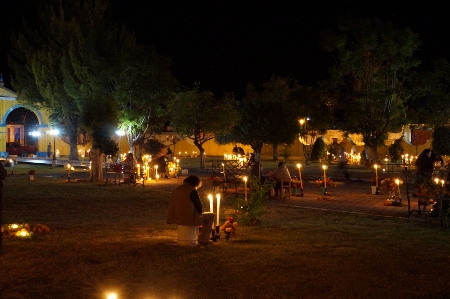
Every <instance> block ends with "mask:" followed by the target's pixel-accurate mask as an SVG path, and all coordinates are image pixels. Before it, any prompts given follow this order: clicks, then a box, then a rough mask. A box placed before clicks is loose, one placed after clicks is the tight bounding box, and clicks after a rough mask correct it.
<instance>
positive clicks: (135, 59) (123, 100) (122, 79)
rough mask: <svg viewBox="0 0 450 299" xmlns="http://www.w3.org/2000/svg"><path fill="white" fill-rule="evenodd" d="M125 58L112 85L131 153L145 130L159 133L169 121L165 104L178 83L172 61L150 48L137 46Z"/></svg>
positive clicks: (120, 124)
mask: <svg viewBox="0 0 450 299" xmlns="http://www.w3.org/2000/svg"><path fill="white" fill-rule="evenodd" d="M124 61H125V62H124V63H123V67H122V68H121V69H120V73H119V74H118V75H117V77H116V78H115V79H114V81H113V83H112V85H113V87H112V88H113V96H114V98H115V99H116V101H117V105H118V109H119V128H121V129H123V130H124V131H125V135H126V137H127V140H128V144H129V146H130V149H131V151H132V152H133V147H134V145H135V144H138V143H143V142H142V141H143V139H144V135H145V133H146V132H159V131H160V130H161V128H162V127H163V124H164V122H166V121H167V120H168V112H167V110H166V108H165V104H166V102H167V98H169V93H170V92H171V91H173V90H174V88H175V86H176V85H177V82H176V80H175V78H173V76H172V74H171V72H170V70H169V68H170V66H171V60H170V59H169V58H166V57H163V56H161V55H159V54H158V53H157V52H156V50H155V49H154V48H153V47H149V46H140V45H137V46H135V47H134V48H132V49H131V50H130V51H128V52H127V53H124Z"/></svg>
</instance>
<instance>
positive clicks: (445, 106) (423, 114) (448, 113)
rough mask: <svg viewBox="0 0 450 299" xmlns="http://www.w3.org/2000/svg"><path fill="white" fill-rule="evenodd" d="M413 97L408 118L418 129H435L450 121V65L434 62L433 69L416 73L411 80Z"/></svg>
mask: <svg viewBox="0 0 450 299" xmlns="http://www.w3.org/2000/svg"><path fill="white" fill-rule="evenodd" d="M410 81H411V83H410V86H411V89H412V95H413V96H412V97H411V98H410V99H409V100H408V102H407V117H408V121H409V123H410V124H413V126H415V127H418V128H421V127H423V128H435V127H438V126H443V125H446V124H448V123H449V120H450V63H448V61H447V60H446V59H440V60H437V61H434V62H433V69H432V70H431V71H428V72H420V73H415V76H414V78H413V80H410Z"/></svg>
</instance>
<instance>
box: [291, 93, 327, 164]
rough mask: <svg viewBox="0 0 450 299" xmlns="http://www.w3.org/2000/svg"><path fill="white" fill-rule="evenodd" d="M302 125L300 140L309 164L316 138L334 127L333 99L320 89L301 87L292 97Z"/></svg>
mask: <svg viewBox="0 0 450 299" xmlns="http://www.w3.org/2000/svg"><path fill="white" fill-rule="evenodd" d="M291 97H292V100H293V101H294V104H293V105H292V107H293V108H295V109H296V114H297V117H298V119H299V125H300V131H299V132H300V138H301V142H302V144H303V155H304V156H305V159H306V164H309V160H310V158H311V150H312V146H313V144H314V142H315V141H316V138H317V136H318V135H320V134H325V133H326V131H327V130H328V129H330V128H331V127H333V124H334V116H333V108H334V102H333V101H332V98H331V97H328V96H324V95H322V93H321V92H320V91H319V90H318V89H314V88H312V87H299V88H297V89H296V90H295V91H294V92H293V93H292V95H291Z"/></svg>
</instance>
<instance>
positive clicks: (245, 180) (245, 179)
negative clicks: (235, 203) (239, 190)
mask: <svg viewBox="0 0 450 299" xmlns="http://www.w3.org/2000/svg"><path fill="white" fill-rule="evenodd" d="M244 189H245V190H244V192H245V196H244V198H245V200H247V177H246V176H245V177H244Z"/></svg>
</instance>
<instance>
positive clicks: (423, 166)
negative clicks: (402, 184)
mask: <svg viewBox="0 0 450 299" xmlns="http://www.w3.org/2000/svg"><path fill="white" fill-rule="evenodd" d="M432 153H433V152H432V151H431V150H430V149H429V148H426V149H424V150H423V151H422V152H421V153H420V155H419V157H417V160H416V172H417V175H419V176H421V177H423V178H425V179H429V180H431V177H432V176H433V170H434V164H433V160H432V159H431V154H432Z"/></svg>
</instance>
